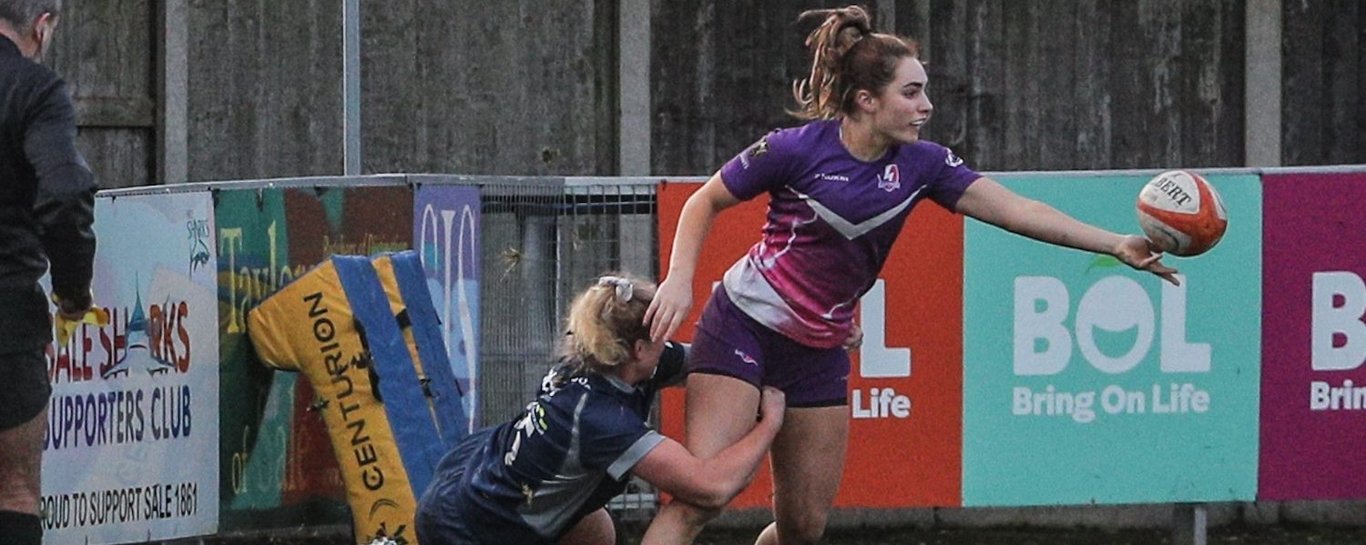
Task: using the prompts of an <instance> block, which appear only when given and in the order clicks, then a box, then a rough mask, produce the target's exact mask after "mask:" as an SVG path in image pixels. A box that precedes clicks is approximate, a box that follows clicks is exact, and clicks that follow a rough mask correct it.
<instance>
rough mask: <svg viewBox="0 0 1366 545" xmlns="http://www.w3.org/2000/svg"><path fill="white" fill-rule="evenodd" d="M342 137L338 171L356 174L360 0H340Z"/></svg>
mask: <svg viewBox="0 0 1366 545" xmlns="http://www.w3.org/2000/svg"><path fill="white" fill-rule="evenodd" d="M342 137H343V139H344V140H345V142H344V144H343V152H342V158H343V162H344V165H343V168H342V174H344V175H346V176H359V175H360V174H361V150H360V0H342Z"/></svg>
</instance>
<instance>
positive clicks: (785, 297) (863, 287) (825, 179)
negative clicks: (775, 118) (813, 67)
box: [721, 120, 980, 348]
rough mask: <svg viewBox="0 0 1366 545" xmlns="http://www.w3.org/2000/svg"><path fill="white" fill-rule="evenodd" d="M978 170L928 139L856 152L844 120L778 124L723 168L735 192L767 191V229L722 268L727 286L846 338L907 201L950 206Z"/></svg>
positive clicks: (763, 318)
mask: <svg viewBox="0 0 1366 545" xmlns="http://www.w3.org/2000/svg"><path fill="white" fill-rule="evenodd" d="M979 177H980V175H979V174H978V173H976V172H974V171H973V170H972V169H970V168H968V167H966V166H964V164H963V160H962V159H959V158H958V156H956V155H954V154H953V152H952V151H950V150H949V149H948V148H945V147H943V146H940V145H938V144H935V143H933V142H927V141H923V140H922V141H919V142H917V143H915V144H901V145H897V146H893V147H892V148H891V149H890V150H888V151H887V154H886V155H884V156H883V157H882V158H880V159H878V160H876V161H872V162H866V161H860V160H858V159H856V158H854V156H852V155H850V154H849V152H848V151H847V150H845V148H844V145H843V144H841V143H840V139H839V121H838V120H822V121H814V122H811V123H808V124H806V125H802V126H800V127H794V128H790V129H780V130H776V131H773V132H771V133H769V134H768V135H766V136H764V137H763V138H761V139H760V140H759V141H758V142H756V143H755V144H754V145H752V146H750V147H749V148H747V149H745V150H744V151H743V152H741V153H740V154H739V155H737V156H736V157H735V158H734V159H731V160H730V161H729V162H727V163H726V164H725V166H723V167H721V178H722V181H724V182H725V185H726V188H727V189H729V190H730V192H731V194H732V195H734V196H735V197H736V198H739V199H741V200H749V199H752V198H754V197H755V196H757V195H759V194H760V193H763V192H768V193H769V195H770V198H771V200H770V202H769V206H768V221H767V222H766V223H765V224H764V229H763V238H762V240H761V241H760V242H759V243H758V244H755V245H754V247H752V248H750V250H749V253H748V255H746V256H745V257H744V258H742V259H740V260H739V261H738V262H736V263H735V265H734V266H732V267H731V268H730V270H729V271H726V275H725V279H724V280H723V284H724V286H725V288H726V292H727V293H728V294H729V295H730V299H731V300H732V301H733V302H734V304H735V305H736V306H737V307H739V308H740V309H741V310H743V311H744V312H745V314H748V315H749V316H750V317H751V318H753V319H754V320H756V321H758V322H759V323H761V324H763V325H765V326H767V327H769V328H771V329H773V330H774V331H777V332H779V333H782V334H783V335H785V336H787V337H788V338H791V339H792V340H794V341H797V342H798V343H801V344H803V345H806V346H811V347H815V348H833V347H837V346H840V345H841V344H842V343H843V342H844V340H845V338H846V337H847V336H848V335H849V329H850V326H851V324H852V323H853V322H852V320H853V313H854V306H855V304H856V303H857V301H858V298H859V297H860V296H862V295H863V293H864V292H866V291H868V289H869V288H871V287H872V285H873V282H874V281H875V280H876V279H877V275H878V273H879V272H880V271H881V270H882V265H883V264H884V263H885V262H886V261H887V254H888V252H890V251H891V248H892V243H893V242H895V241H896V237H897V235H898V234H900V233H901V227H902V225H903V224H904V223H905V222H906V216H908V215H909V214H910V212H911V209H912V208H914V207H915V205H916V203H918V202H919V201H920V200H922V199H924V198H926V197H928V198H930V199H932V200H934V201H935V202H937V203H939V204H940V205H941V206H943V207H945V208H947V209H949V210H953V209H954V205H955V203H957V202H958V198H959V197H961V196H962V195H963V191H964V190H966V189H967V187H968V185H970V184H972V182H973V181H975V180H977V178H979Z"/></svg>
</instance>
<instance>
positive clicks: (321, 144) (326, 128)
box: [188, 0, 342, 181]
mask: <svg viewBox="0 0 1366 545" xmlns="http://www.w3.org/2000/svg"><path fill="white" fill-rule="evenodd" d="M189 22H190V29H191V31H190V38H189V39H190V44H189V50H190V59H191V60H190V62H189V70H190V74H189V82H188V86H189V88H188V93H189V97H188V103H189V106H188V108H189V120H188V125H189V129H188V133H189V142H188V147H189V166H188V169H189V175H188V177H189V179H190V180H195V181H200V180H224V179H249V178H261V177H277V176H307V175H324V174H340V173H341V168H342V132H341V118H342V110H341V6H340V4H339V3H337V2H329V1H325V0H307V1H306V2H271V1H266V0H226V1H222V0H193V1H191V3H190V6H189Z"/></svg>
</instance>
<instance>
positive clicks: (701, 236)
mask: <svg viewBox="0 0 1366 545" xmlns="http://www.w3.org/2000/svg"><path fill="white" fill-rule="evenodd" d="M801 17H802V18H803V19H805V18H808V17H812V18H819V19H822V20H823V21H822V23H821V25H820V27H818V28H817V29H816V30H814V31H813V32H812V33H811V34H810V35H809V36H808V38H807V40H806V45H807V47H808V48H809V49H810V50H811V52H812V54H813V57H814V59H813V62H812V68H811V74H810V76H809V77H807V78H806V79H804V80H801V81H798V82H797V83H796V84H795V85H794V94H795V95H796V98H797V101H798V103H799V105H800V108H799V110H798V111H796V112H794V114H796V115H797V116H798V117H801V118H803V119H806V120H808V122H807V123H806V124H804V125H801V126H798V127H794V128H790V129H782V130H777V131H774V132H771V133H769V134H768V135H766V136H764V137H762V138H760V139H759V141H758V142H756V143H755V144H753V145H752V146H750V147H749V148H747V149H745V150H744V151H742V152H741V153H740V154H739V155H737V156H736V157H735V158H734V159H731V160H730V161H729V162H727V163H726V164H725V165H724V166H722V167H721V170H720V172H718V173H716V174H715V175H713V176H712V177H711V179H709V180H708V181H707V182H706V183H705V184H704V185H703V186H702V188H701V189H699V190H698V191H697V192H696V193H695V194H693V195H692V197H690V198H689V199H688V201H687V202H686V203H685V204H684V206H683V211H682V215H681V216H680V218H679V221H678V229H677V231H676V233H675V237H674V244H673V252H672V254H671V256H670V260H669V262H670V263H669V271H668V273H667V276H666V278H665V280H664V282H663V283H662V284H660V286H659V290H658V293H657V295H656V296H655V298H654V299H653V301H651V303H650V307H649V309H648V310H647V311H646V313H645V317H644V318H645V321H646V323H647V324H649V325H650V327H651V335H652V336H653V338H654V339H655V340H657V341H658V340H662V339H665V338H668V337H669V336H671V335H672V334H673V333H674V331H675V330H676V329H677V328H678V326H679V325H680V323H681V322H682V321H683V320H684V318H685V317H686V316H687V315H688V312H689V310H690V309H691V307H692V300H693V295H692V283H693V273H694V271H695V269H696V265H697V261H698V254H699V252H700V250H701V247H702V244H703V241H704V240H705V239H706V236H707V233H708V231H709V230H710V228H711V224H712V221H713V219H714V218H715V217H716V215H717V214H718V213H720V212H721V211H723V210H725V209H727V208H730V207H732V206H734V205H736V204H738V203H740V202H741V201H744V200H748V199H751V198H754V197H756V196H758V195H760V194H763V193H767V194H768V195H769V198H770V201H769V205H768V220H767V222H766V223H765V225H764V227H763V236H762V240H761V241H760V242H759V243H757V244H755V245H754V246H753V247H752V248H751V249H750V250H749V252H748V254H747V255H746V256H744V257H743V258H741V259H740V260H739V261H738V262H736V263H735V265H734V266H732V267H731V268H730V270H729V271H727V272H726V274H725V277H724V280H723V281H722V283H721V285H720V286H719V287H718V288H717V289H716V290H714V291H713V292H712V294H711V296H710V298H709V299H708V302H707V305H706V307H705V308H704V309H703V312H702V318H701V320H700V321H699V323H698V328H697V334H696V338H695V339H694V342H693V345H692V351H691V353H690V357H689V372H690V377H689V379H688V390H687V406H686V407H687V408H686V423H685V427H686V443H687V448H688V450H689V451H690V452H691V453H692V454H693V455H694V456H698V457H703V458H705V457H707V456H709V455H711V454H714V453H716V452H719V451H720V450H722V449H724V448H726V447H727V446H729V445H731V444H733V443H735V442H736V441H737V440H739V439H740V438H741V437H744V435H745V434H746V433H747V432H748V431H749V430H750V428H752V427H753V425H754V422H753V419H752V418H747V417H744V416H745V415H753V414H754V412H755V410H756V409H757V408H758V404H759V400H760V391H761V390H760V389H761V388H762V387H765V386H773V387H777V388H778V389H780V390H782V391H784V392H785V393H786V394H787V408H786V412H787V416H786V417H785V418H784V420H783V425H782V429H781V431H779V433H778V436H777V438H776V439H775V440H774V442H773V445H772V447H771V449H770V457H771V461H772V468H773V488H774V494H773V511H774V517H775V519H776V520H775V522H774V523H772V524H770V525H768V527H766V528H765V529H764V530H763V532H762V533H761V534H760V535H759V538H758V541H757V542H756V543H759V544H776V543H782V544H784V545H791V544H799V543H814V542H816V541H818V540H819V539H820V538H821V536H822V535H823V534H824V532H825V525H826V517H827V514H828V511H829V509H830V506H831V504H832V503H833V501H834V498H835V493H836V492H837V491H838V489H839V484H840V480H841V477H842V474H843V469H844V458H845V447H846V444H847V442H848V435H849V409H848V399H847V397H848V375H849V370H850V362H849V356H848V352H847V350H848V349H853V348H855V347H857V345H858V343H859V340H860V339H861V335H860V334H859V333H860V332H859V331H858V330H857V328H856V326H855V325H854V323H853V313H854V310H855V305H856V304H857V303H858V300H859V297H860V296H862V295H863V294H864V293H865V292H867V291H868V289H869V288H871V287H872V286H873V283H874V281H875V280H876V279H877V276H878V273H879V271H881V269H882V266H883V264H884V263H885V261H886V259H887V255H888V253H890V251H891V248H892V244H893V243H894V242H895V241H896V237H897V235H898V234H899V233H900V232H901V228H902V225H903V224H904V223H905V220H906V217H907V215H909V214H910V212H911V209H912V208H914V207H915V205H916V204H918V203H919V202H920V201H922V200H925V199H929V200H931V201H934V202H935V203H936V204H938V205H939V206H942V207H944V208H946V209H948V210H950V211H954V212H958V213H962V214H966V215H967V216H970V217H973V218H975V219H977V220H980V221H984V222H987V223H990V224H992V225H995V226H998V227H1001V228H1003V229H1006V230H1009V231H1011V232H1014V233H1018V234H1020V235H1023V236H1026V237H1030V238H1033V239H1036V240H1039V241H1042V242H1047V243H1051V244H1056V245H1060V246H1065V247H1069V248H1075V249H1078V250H1084V251H1088V252H1095V253H1102V254H1108V255H1112V256H1114V257H1115V258H1117V259H1119V260H1120V261H1122V262H1124V263H1125V264H1127V265H1129V266H1131V267H1134V268H1136V269H1142V270H1147V271H1151V272H1152V273H1154V274H1156V275H1158V276H1161V277H1162V278H1164V279H1166V280H1167V281H1170V282H1173V283H1175V282H1176V281H1177V279H1176V276H1175V273H1176V270H1175V269H1172V268H1170V267H1167V266H1165V265H1163V264H1162V263H1161V261H1160V258H1161V254H1160V252H1158V251H1157V250H1156V249H1155V248H1154V247H1153V246H1151V244H1150V243H1149V241H1148V240H1147V239H1145V238H1143V237H1141V236H1135V235H1120V234H1116V233H1112V232H1109V231H1106V230H1103V229H1100V228H1097V227H1094V226H1092V225H1088V224H1086V223H1083V222H1080V221H1078V220H1076V219H1074V218H1072V217H1070V216H1068V215H1066V214H1063V213H1062V212H1060V211H1058V210H1056V209H1054V208H1053V207H1051V206H1048V205H1046V204H1044V203H1042V202H1039V201H1035V200H1032V199H1028V198H1025V197H1022V196H1020V195H1017V194H1015V193H1014V192H1011V191H1010V190H1008V189H1006V188H1005V187H1004V186H1002V185H1000V184H999V183H997V182H995V181H993V180H991V179H989V178H984V177H982V176H981V175H979V174H978V173H977V172H974V171H973V170H972V169H971V168H969V167H968V166H967V165H966V164H965V163H964V161H963V160H962V159H961V158H959V157H958V156H956V155H954V154H953V152H952V151H950V150H949V149H948V148H945V147H943V146H940V145H938V144H935V143H933V142H928V141H923V140H921V139H920V129H921V127H922V126H923V125H924V124H925V123H926V122H927V121H929V119H930V115H931V113H932V111H933V109H934V108H933V106H932V105H931V103H930V99H929V97H928V95H927V94H926V87H927V85H928V84H929V81H928V78H927V76H926V73H925V67H924V66H923V65H922V64H921V63H920V61H919V60H918V59H917V58H916V46H915V44H913V43H910V42H907V41H905V40H903V39H901V38H898V37H896V36H892V35H887V34H879V33H874V32H872V26H871V23H870V20H869V17H868V14H867V13H866V12H865V11H864V10H863V9H862V8H859V7H857V6H850V7H846V8H841V9H826V10H811V11H807V12H804V13H803V14H802V15H801ZM719 513H720V510H719V509H715V508H707V507H701V506H696V505H691V504H688V503H687V502H686V501H674V502H672V503H670V504H668V505H666V506H664V508H663V509H662V510H661V511H660V513H659V515H658V516H657V517H656V518H655V521H654V522H653V523H652V524H651V526H650V529H649V530H648V531H647V533H646V535H645V539H644V543H647V544H654V543H690V542H691V541H692V540H693V538H695V537H696V535H697V533H698V532H699V531H701V529H702V527H703V525H705V524H706V523H707V521H709V520H711V519H712V518H714V517H715V516H716V515H718V514H719Z"/></svg>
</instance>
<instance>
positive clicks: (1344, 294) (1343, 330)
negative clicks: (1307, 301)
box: [1310, 271, 1366, 371]
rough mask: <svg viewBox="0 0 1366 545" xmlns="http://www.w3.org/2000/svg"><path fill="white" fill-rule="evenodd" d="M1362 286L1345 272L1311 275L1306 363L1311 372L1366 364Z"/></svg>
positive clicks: (1365, 296) (1365, 305) (1364, 291)
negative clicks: (1311, 285)
mask: <svg viewBox="0 0 1366 545" xmlns="http://www.w3.org/2000/svg"><path fill="white" fill-rule="evenodd" d="M1364 313H1366V283H1363V282H1362V280H1361V277H1360V276H1357V275H1356V274H1354V273H1351V272H1347V271H1331V272H1317V273H1314V293H1313V328H1312V329H1311V330H1310V331H1311V332H1310V336H1311V337H1312V340H1311V344H1310V346H1311V347H1312V348H1311V350H1310V362H1311V364H1310V365H1311V366H1312V367H1313V369H1314V370H1315V371H1347V370H1351V369H1356V368H1358V367H1361V364H1362V363H1366V323H1362V318H1363V314H1364Z"/></svg>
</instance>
